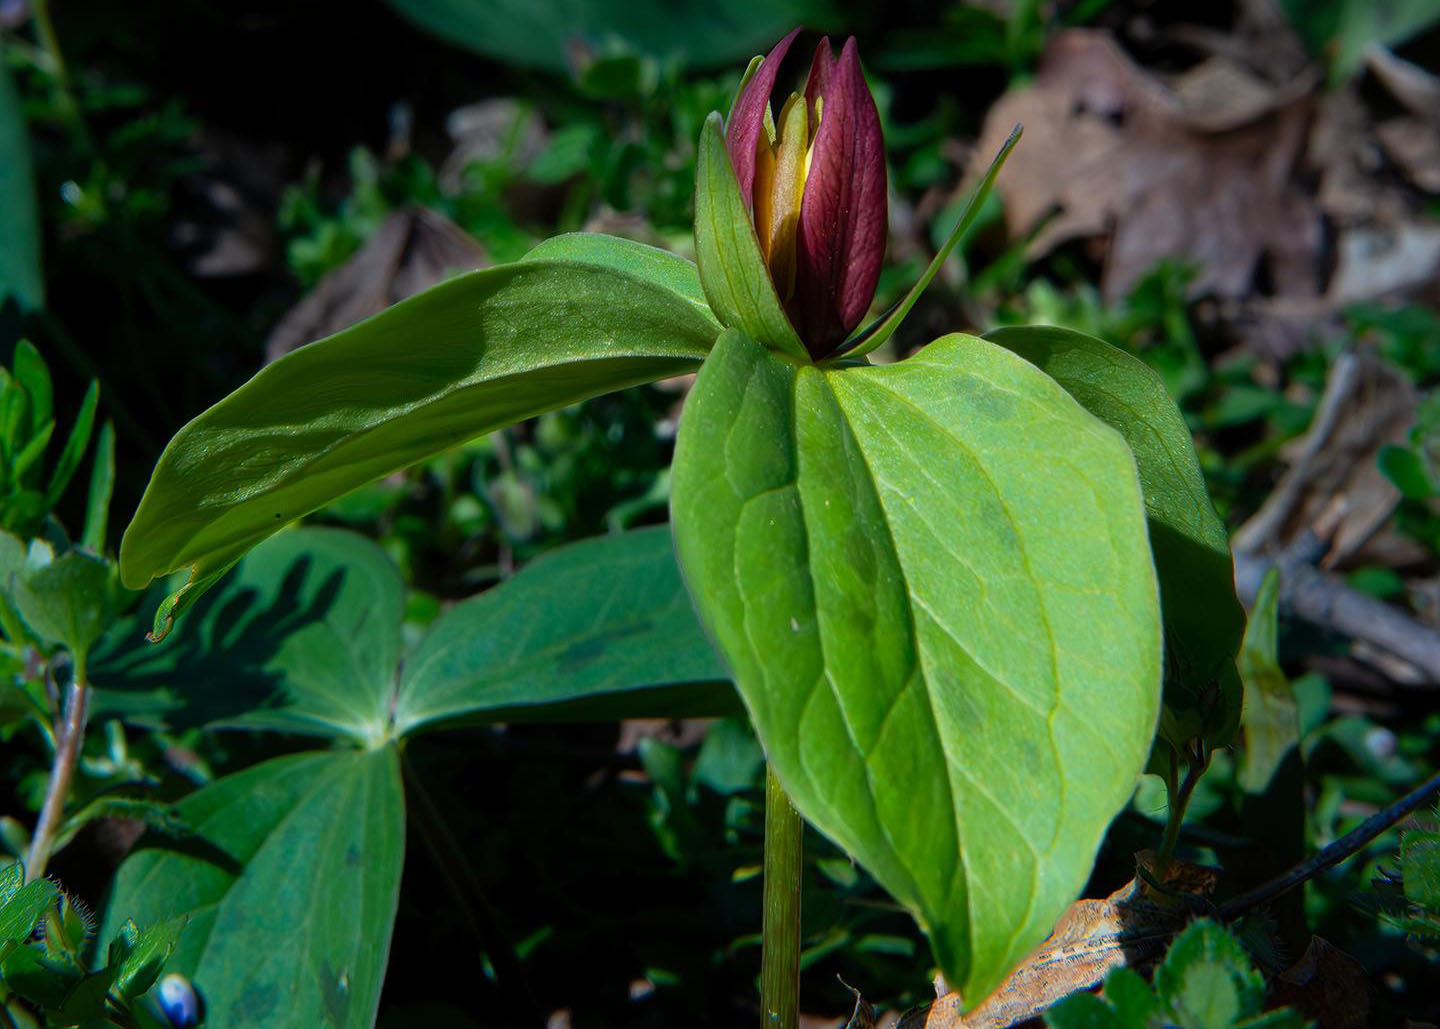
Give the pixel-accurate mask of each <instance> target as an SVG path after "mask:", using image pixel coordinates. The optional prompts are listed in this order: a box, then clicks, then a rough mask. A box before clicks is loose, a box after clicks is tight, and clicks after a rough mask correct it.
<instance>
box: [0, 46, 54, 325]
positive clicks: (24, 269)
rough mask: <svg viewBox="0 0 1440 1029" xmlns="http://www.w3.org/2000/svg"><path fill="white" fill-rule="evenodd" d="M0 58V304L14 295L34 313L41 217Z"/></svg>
mask: <svg viewBox="0 0 1440 1029" xmlns="http://www.w3.org/2000/svg"><path fill="white" fill-rule="evenodd" d="M0 47H3V44H0ZM3 58H4V54H3V52H0V304H3V303H4V302H5V299H6V297H8V296H13V297H14V298H15V299H16V300H17V301H18V302H19V304H20V306H21V308H22V309H25V310H34V309H36V308H38V307H42V306H44V303H45V277H44V275H43V274H42V272H41V269H40V215H39V211H38V210H37V209H36V206H35V177H34V173H33V172H32V170H31V166H30V137H29V134H28V132H27V131H26V128H25V115H24V112H23V111H21V109H20V97H19V96H17V95H16V93H15V86H14V83H12V82H11V81H10V72H9V70H8V69H7V68H6V67H5V61H4V59H3Z"/></svg>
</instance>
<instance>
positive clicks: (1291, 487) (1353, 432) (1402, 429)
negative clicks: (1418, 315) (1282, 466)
mask: <svg viewBox="0 0 1440 1029" xmlns="http://www.w3.org/2000/svg"><path fill="white" fill-rule="evenodd" d="M1414 417H1415V388H1414V387H1413V386H1412V385H1411V384H1410V380H1409V379H1408V378H1407V377H1406V376H1405V375H1404V374H1403V373H1401V372H1399V371H1397V370H1396V369H1394V368H1392V367H1390V366H1389V365H1387V364H1385V363H1384V362H1383V361H1381V360H1380V358H1379V357H1377V356H1376V355H1374V354H1373V353H1370V352H1369V351H1353V352H1350V353H1346V354H1342V355H1341V356H1340V358H1339V359H1338V360H1337V361H1336V362H1335V365H1334V367H1332V368H1331V370H1330V377H1329V380H1328V381H1327V383H1326V387H1325V395H1324V396H1323V397H1322V398H1321V400H1320V404H1319V406H1318V407H1317V408H1316V410H1315V417H1314V419H1313V420H1312V422H1311V427H1310V430H1309V432H1307V433H1306V434H1305V436H1304V437H1302V438H1301V439H1300V440H1297V441H1296V443H1295V444H1294V445H1293V447H1292V448H1291V451H1290V454H1289V456H1290V468H1289V469H1288V470H1287V471H1286V472H1285V474H1284V475H1283V476H1282V477H1281V479H1280V481H1279V482H1278V483H1277V484H1276V486H1275V488H1274V489H1273V490H1272V491H1271V493H1270V496H1269V497H1268V498H1267V499H1266V501H1265V503H1264V504H1262V505H1261V507H1260V510H1259V511H1257V512H1256V513H1255V514H1254V515H1253V516H1252V517H1251V518H1250V520H1249V521H1247V522H1246V523H1245V524H1244V525H1242V526H1241V527H1240V529H1239V530H1238V531H1237V532H1236V533H1235V536H1234V539H1233V541H1232V542H1233V545H1234V547H1235V550H1236V551H1237V552H1244V553H1261V552H1277V551H1282V550H1284V549H1286V548H1287V547H1289V546H1291V545H1293V544H1294V543H1295V542H1296V541H1297V540H1298V539H1299V538H1300V537H1301V536H1302V534H1304V533H1307V532H1309V533H1313V534H1314V535H1315V536H1316V537H1317V538H1318V539H1319V540H1321V541H1322V542H1325V543H1327V544H1328V550H1327V552H1326V554H1325V558H1324V560H1323V561H1322V562H1321V563H1322V565H1323V566H1325V567H1327V568H1330V567H1335V566H1336V565H1338V564H1340V563H1341V562H1343V561H1344V560H1345V559H1346V558H1348V557H1349V556H1350V555H1351V554H1353V553H1354V552H1355V551H1356V550H1358V549H1359V547H1360V546H1361V545H1362V544H1363V543H1364V542H1365V541H1366V540H1368V539H1369V538H1370V537H1371V536H1372V535H1374V533H1375V532H1376V531H1377V530H1379V528H1380V527H1381V526H1382V525H1383V524H1384V523H1385V521H1386V520H1387V519H1388V518H1389V517H1390V513H1391V511H1393V510H1394V508H1395V505H1396V504H1397V503H1398V502H1399V499H1400V493H1399V491H1398V490H1396V489H1395V487H1394V486H1393V485H1392V484H1391V483H1390V480H1388V479H1386V478H1385V476H1384V475H1382V474H1381V472H1380V469H1379V467H1378V465H1377V464H1376V455H1377V454H1378V453H1379V452H1380V448H1381V447H1383V446H1385V445H1386V444H1387V443H1402V442H1404V440H1405V439H1406V437H1407V435H1408V433H1409V430H1410V426H1411V424H1412V423H1413V421H1414Z"/></svg>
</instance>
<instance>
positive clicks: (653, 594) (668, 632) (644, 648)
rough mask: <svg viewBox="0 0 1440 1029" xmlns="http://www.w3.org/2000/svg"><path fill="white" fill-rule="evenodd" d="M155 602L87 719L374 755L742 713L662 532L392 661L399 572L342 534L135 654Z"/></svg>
mask: <svg viewBox="0 0 1440 1029" xmlns="http://www.w3.org/2000/svg"><path fill="white" fill-rule="evenodd" d="M163 596H164V590H163V589H159V588H157V589H156V590H152V591H151V595H150V598H149V602H148V603H147V604H146V605H142V608H141V610H140V611H139V612H138V613H137V615H136V616H135V617H134V618H133V619H132V620H131V621H130V622H129V623H128V624H126V625H124V626H122V627H121V628H119V629H118V630H117V631H116V632H114V633H112V634H111V635H110V637H108V638H107V640H106V642H105V644H104V646H103V647H101V648H100V650H99V652H98V653H97V655H96V658H95V660H94V662H93V666H92V670H91V678H92V679H93V680H94V682H95V683H96V685H97V686H99V687H100V689H99V691H98V693H97V695H96V698H95V704H96V711H97V712H98V713H100V714H116V715H122V716H125V717H127V718H128V719H129V720H131V721H133V722H135V723H137V724H141V725H147V726H164V727H169V728H184V727H189V726H197V725H205V726H211V727H232V728H258V729H271V730H277V731H282V732H291V733H301V734H309V735H321V736H339V737H348V738H350V739H354V740H356V741H359V742H361V743H363V744H374V743H377V742H379V741H381V740H385V739H390V738H394V737H396V736H400V735H405V734H408V733H411V732H413V731H415V730H417V729H421V728H424V727H429V726H435V725H446V726H449V725H455V724H477V723H485V722H494V721H502V720H503V721H525V720H556V719H569V720H574V719H586V718H599V719H613V718H626V717H638V716H649V717H660V716H668V717H682V716H698V715H714V714H724V713H727V712H730V711H734V710H736V709H737V706H738V702H737V701H736V699H735V695H734V690H733V688H732V687H731V686H730V684H729V681H728V675H727V673H726V670H725V667H724V665H723V664H722V663H721V661H720V659H719V657H718V656H717V655H716V653H715V651H714V649H713V648H712V647H711V646H710V644H709V642H708V641H707V640H706V638H705V634H704V632H703V631H702V630H701V628H700V625H699V622H698V621H697V620H696V618H695V614H694V609H693V608H692V606H691V604H690V598H689V596H688V595H687V594H686V592H685V589H684V586H683V584H682V583H681V581H680V575H679V572H678V570H677V568H676V566H675V558H674V554H673V550H672V547H671V544H670V534H669V532H668V530H667V529H665V528H663V527H661V528H653V529H642V530H639V531H637V532H630V533H621V534H616V535H610V536H602V537H599V538H597V539H594V540H587V541H585V542H582V543H577V544H573V545H571V546H568V547H562V548H560V549H558V550H556V551H554V552H553V553H550V554H547V555H545V556H543V557H541V558H539V559H538V560H536V561H534V562H533V563H532V564H530V565H528V566H526V567H525V568H524V569H522V570H521V571H520V573H519V574H517V575H516V576H514V578H512V579H510V580H508V581H507V582H505V583H503V584H501V585H499V586H496V587H494V588H493V589H491V590H488V591H487V592H485V593H482V594H481V595H479V596H477V597H474V598H472V599H470V600H467V601H464V602H462V603H460V604H457V605H455V606H454V607H453V608H451V609H450V610H449V611H447V612H446V613H445V614H443V615H441V616H440V617H439V618H438V619H436V621H435V622H434V624H433V625H432V626H431V627H430V629H429V631H428V632H427V633H426V635H425V637H424V638H423V639H422V640H421V641H420V643H419V644H418V645H417V646H416V648H415V649H414V650H413V651H412V652H411V653H410V654H408V655H407V656H406V657H405V660H404V661H403V662H402V661H401V660H400V658H401V652H400V622H401V617H402V614H403V610H404V589H403V584H402V582H401V580H400V575H399V572H398V571H397V570H396V568H395V566H394V565H393V564H392V563H391V561H390V559H389V558H388V557H387V556H386V555H385V553H384V551H383V550H381V549H380V547H379V546H377V545H376V544H374V543H372V542H371V541H369V540H367V539H365V538H363V537H361V536H358V535H356V534H354V533H350V532H344V531H340V530H336V529H323V528H301V529H294V530H291V531H288V532H283V533H280V534H278V535H276V536H274V537H272V538H270V539H269V540H266V541H265V542H264V543H262V544H261V545H260V546H258V547H256V548H255V549H254V550H253V551H251V552H250V553H249V554H248V555H246V557H245V558H244V559H243V560H241V562H240V563H239V565H237V566H236V568H235V571H234V573H233V574H232V575H230V576H229V577H227V578H226V579H225V580H224V581H223V582H222V583H221V584H220V585H219V586H217V587H216V588H215V589H214V590H211V591H210V592H209V593H207V594H206V595H205V596H204V597H202V598H201V599H200V601H199V603H197V604H196V605H195V607H194V608H192V609H191V610H190V611H188V612H187V613H186V614H184V615H182V616H181V618H180V619H179V621H178V622H177V623H176V627H175V631H174V632H172V633H171V634H170V635H169V636H167V637H166V638H165V639H164V640H162V641H161V642H160V643H158V644H154V645H150V644H146V643H144V642H143V639H142V637H143V634H144V631H145V626H146V625H148V624H149V623H150V620H151V612H152V610H153V608H154V605H156V604H158V603H160V602H162V598H163ZM397 679H398V683H399V685H398V687H397ZM397 689H398V693H397Z"/></svg>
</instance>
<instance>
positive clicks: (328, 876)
mask: <svg viewBox="0 0 1440 1029" xmlns="http://www.w3.org/2000/svg"><path fill="white" fill-rule="evenodd" d="M179 808H180V812H181V816H182V817H183V818H184V819H185V821H186V822H187V823H188V824H190V825H192V826H194V827H195V830H196V832H197V833H198V836H199V839H198V840H192V841H188V842H187V843H186V845H185V847H184V849H173V850H165V849H158V848H156V847H146V846H144V845H142V846H141V848H140V849H138V850H136V851H135V852H134V853H133V854H131V856H130V857H129V858H127V859H126V861H125V863H124V864H123V865H122V866H121V867H120V871H119V873H118V874H117V876H116V880H115V889H114V892H113V894H112V895H111V898H110V902H109V905H108V907H107V911H106V916H105V928H104V931H103V934H102V938H108V937H109V936H110V935H113V934H114V933H115V932H116V931H117V930H118V928H119V927H120V925H121V924H122V923H123V922H124V921H125V920H126V919H130V918H133V919H135V920H136V921H138V922H140V923H142V924H156V925H158V924H159V923H162V922H167V921H169V920H171V919H176V918H188V922H187V923H186V925H185V928H184V930H183V931H182V932H181V934H180V939H179V942H178V944H177V945H176V947H175V950H174V952H173V954H172V955H171V958H170V961H169V962H168V964H167V968H168V969H169V970H172V971H178V972H181V973H183V974H185V975H188V976H190V977H191V978H192V979H193V980H194V981H195V983H196V984H197V985H198V986H199V988H200V990H201V991H202V992H203V994H204V996H205V1000H206V1006H207V1017H206V1021H205V1025H206V1026H207V1027H208V1029H231V1027H242V1026H255V1025H264V1026H268V1027H271V1029H289V1027H294V1029H314V1027H316V1026H335V1027H356V1029H360V1027H369V1026H370V1025H372V1024H373V1023H374V1019H375V1009H376V1005H377V1004H378V1002H379V997H380V985H381V982H382V980H383V978H384V973H385V964H386V959H387V957H388V955H389V950H390V934H391V930H392V927H393V923H394V918H395V908H396V903H397V900H398V897H399V888H400V868H401V861H402V856H403V843H404V838H405V824H404V822H405V813H404V797H403V791H402V788H401V782H400V770H399V762H398V759H397V757H396V754H395V751H394V748H393V747H383V748H381V749H379V750H375V751H370V752H364V753H361V752H355V751H337V752H331V753H321V754H303V755H297V756H292V757H282V758H276V759H274V760H271V761H267V762H265V763H264V764H261V765H257V766H256V767H254V768H250V769H247V770H246V771H243V772H239V773H237V774H235V775H231V776H228V777H226V778H224V779H221V780H219V781H217V782H215V783H213V784H211V785H210V786H207V787H205V788H204V789H201V790H199V791H198V792H196V793H194V794H192V795H191V796H189V797H187V798H186V799H185V800H183V801H181V802H180V804H179ZM164 842H165V841H157V843H159V844H164ZM177 846H178V845H177Z"/></svg>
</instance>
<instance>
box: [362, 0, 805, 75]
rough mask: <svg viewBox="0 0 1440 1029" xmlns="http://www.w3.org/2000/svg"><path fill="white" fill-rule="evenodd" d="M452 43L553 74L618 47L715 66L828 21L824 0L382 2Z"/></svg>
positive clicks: (455, 0) (463, 0)
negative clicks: (587, 56) (584, 56)
mask: <svg viewBox="0 0 1440 1029" xmlns="http://www.w3.org/2000/svg"><path fill="white" fill-rule="evenodd" d="M386 2H387V3H388V4H389V5H390V6H391V7H392V8H394V9H395V10H396V11H397V12H398V13H400V14H401V15H403V16H404V17H406V18H408V19H409V20H411V21H412V22H414V23H415V24H417V25H419V26H420V27H421V28H423V29H425V30H427V31H429V32H433V33H434V34H435V35H437V36H439V37H440V38H442V39H445V40H447V41H449V42H451V43H453V44H455V45H456V46H461V47H464V48H466V49H467V50H473V51H475V52H477V53H481V54H485V55H486V56H488V57H495V58H499V59H501V60H503V61H505V62H507V63H512V64H526V65H531V66H534V67H539V68H546V69H548V70H550V71H554V72H560V73H565V72H571V71H573V69H574V66H575V58H576V53H577V48H578V51H579V52H580V53H586V54H588V53H591V52H596V51H598V52H601V53H604V52H607V51H610V50H613V48H614V47H616V45H617V44H618V45H619V46H621V47H622V48H623V52H627V53H638V54H643V55H646V56H649V57H655V58H665V59H676V58H678V59H680V60H683V61H684V62H686V63H687V64H690V65H703V66H707V67H713V66H715V65H718V64H728V63H730V62H732V61H739V60H743V59H745V58H747V57H749V56H750V55H751V54H753V53H754V52H755V51H757V50H761V49H764V48H765V47H766V46H769V45H770V44H771V43H773V42H774V41H775V40H776V39H778V38H779V37H780V36H782V35H784V34H785V33H786V32H788V31H789V30H790V29H791V28H793V27H794V26H796V25H799V24H802V23H805V24H810V25H815V24H826V23H828V21H829V20H830V19H833V17H834V16H833V14H832V13H830V12H831V11H832V5H831V4H829V3H827V2H824V0H731V2H730V3H725V4H715V3H708V2H705V0H569V2H567V3H563V4H535V3H532V2H531V0H386Z"/></svg>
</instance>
